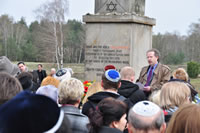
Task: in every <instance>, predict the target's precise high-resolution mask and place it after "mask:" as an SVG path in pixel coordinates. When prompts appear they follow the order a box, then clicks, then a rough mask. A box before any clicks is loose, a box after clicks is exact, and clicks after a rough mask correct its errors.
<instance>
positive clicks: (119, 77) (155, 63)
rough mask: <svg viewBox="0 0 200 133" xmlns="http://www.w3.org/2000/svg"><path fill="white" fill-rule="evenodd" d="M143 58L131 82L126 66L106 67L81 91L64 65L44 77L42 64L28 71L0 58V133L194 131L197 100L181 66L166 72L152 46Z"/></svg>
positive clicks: (198, 120) (199, 119)
mask: <svg viewBox="0 0 200 133" xmlns="http://www.w3.org/2000/svg"><path fill="white" fill-rule="evenodd" d="M146 56H147V61H148V64H149V65H148V66H145V67H143V68H142V70H141V72H140V75H139V77H138V79H137V80H136V79H135V72H134V68H132V67H131V66H124V67H123V68H116V67H115V66H114V65H107V66H105V67H104V68H102V71H103V74H102V78H101V81H100V82H98V81H96V82H94V83H92V84H91V85H90V86H89V88H88V91H87V93H86V94H85V93H84V85H83V83H82V82H81V81H80V80H79V79H76V78H73V71H72V69H70V68H62V69H60V70H57V71H56V69H55V68H52V69H51V70H50V73H49V74H48V75H47V73H46V71H45V70H44V69H43V66H42V64H38V66H37V67H38V69H37V70H34V71H29V70H28V67H27V66H26V64H25V63H24V62H19V63H18V64H13V63H12V62H11V61H10V60H9V59H8V58H7V57H5V56H2V57H0V133H43V132H45V133H122V132H124V133H198V132H200V128H199V126H200V106H199V104H198V103H199V102H200V100H199V96H198V92H197V90H196V89H195V88H194V87H193V86H192V85H191V84H190V80H189V76H188V74H187V72H186V71H185V69H183V68H178V69H176V70H174V72H173V73H172V72H171V69H170V68H169V67H168V66H166V65H163V64H161V63H160V61H159V59H160V53H159V51H158V50H156V49H150V50H148V51H147V52H146ZM117 70H120V71H117ZM135 81H136V82H135ZM83 96H84V97H83Z"/></svg>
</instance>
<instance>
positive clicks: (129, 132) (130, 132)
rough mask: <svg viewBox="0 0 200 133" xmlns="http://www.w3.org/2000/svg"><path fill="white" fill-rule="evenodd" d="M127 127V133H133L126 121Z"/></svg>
mask: <svg viewBox="0 0 200 133" xmlns="http://www.w3.org/2000/svg"><path fill="white" fill-rule="evenodd" d="M127 128H128V133H133V129H132V126H131V125H130V124H129V123H127Z"/></svg>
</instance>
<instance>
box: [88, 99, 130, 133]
mask: <svg viewBox="0 0 200 133" xmlns="http://www.w3.org/2000/svg"><path fill="white" fill-rule="evenodd" d="M126 111H127V106H126V104H125V103H123V102H122V101H120V100H117V99H114V98H111V97H109V98H105V99H103V100H102V101H101V102H100V103H99V104H98V105H97V107H96V110H94V111H93V110H91V112H90V114H89V118H90V124H89V133H122V132H123V131H124V129H125V127H126V124H127V120H126Z"/></svg>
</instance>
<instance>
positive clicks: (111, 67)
mask: <svg viewBox="0 0 200 133" xmlns="http://www.w3.org/2000/svg"><path fill="white" fill-rule="evenodd" d="M110 69H116V68H115V66H114V65H106V66H105V67H104V71H107V70H110Z"/></svg>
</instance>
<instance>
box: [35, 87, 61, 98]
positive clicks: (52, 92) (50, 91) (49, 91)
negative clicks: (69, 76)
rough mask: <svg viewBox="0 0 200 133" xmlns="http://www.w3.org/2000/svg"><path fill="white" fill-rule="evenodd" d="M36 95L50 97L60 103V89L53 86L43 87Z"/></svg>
mask: <svg viewBox="0 0 200 133" xmlns="http://www.w3.org/2000/svg"><path fill="white" fill-rule="evenodd" d="M36 94H40V95H45V96H47V97H50V98H51V99H53V100H54V101H55V102H58V88H56V87H55V86H53V85H46V86H41V87H39V88H38V89H37V91H36Z"/></svg>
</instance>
